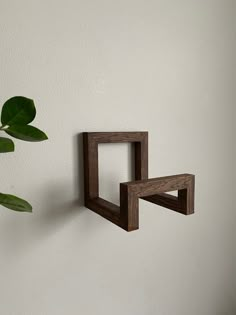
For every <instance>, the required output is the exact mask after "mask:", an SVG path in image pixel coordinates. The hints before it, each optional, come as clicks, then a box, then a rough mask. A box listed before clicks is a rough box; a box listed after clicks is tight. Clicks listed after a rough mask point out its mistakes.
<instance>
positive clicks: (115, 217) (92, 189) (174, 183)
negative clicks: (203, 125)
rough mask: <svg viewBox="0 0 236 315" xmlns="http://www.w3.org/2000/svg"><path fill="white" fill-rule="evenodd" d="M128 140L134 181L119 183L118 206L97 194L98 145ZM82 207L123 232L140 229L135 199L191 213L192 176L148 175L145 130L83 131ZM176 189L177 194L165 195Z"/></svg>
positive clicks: (192, 200) (192, 196)
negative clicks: (133, 152) (157, 176)
mask: <svg viewBox="0 0 236 315" xmlns="http://www.w3.org/2000/svg"><path fill="white" fill-rule="evenodd" d="M117 142H131V143H132V144H133V146H134V151H135V155H134V156H135V158H134V160H135V161H134V162H135V180H134V181H131V182H127V183H120V207H118V206H117V205H115V204H113V203H111V202H109V201H107V200H105V199H102V198H100V197H99V178H98V144H99V143H117ZM83 147H84V184H85V185H84V196H85V198H84V199H85V206H86V207H87V208H89V209H90V210H92V211H94V212H96V213H98V214H100V215H101V216H102V217H104V218H105V219H107V220H109V221H111V222H113V223H114V224H116V225H118V226H119V227H121V228H123V229H124V230H126V231H133V230H137V229H138V228H139V209H138V199H139V198H142V199H144V200H146V201H149V202H152V203H154V204H156V205H159V206H162V207H165V208H168V209H171V210H174V211H177V212H179V213H182V214H185V215H188V214H192V213H194V179H195V177H194V175H191V174H180V175H173V176H166V177H159V178H151V179H149V178H148V132H84V133H83ZM176 190H177V191H178V196H177V197H175V196H172V195H170V194H167V192H170V191H176Z"/></svg>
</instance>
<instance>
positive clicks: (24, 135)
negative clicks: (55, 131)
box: [4, 125, 48, 142]
mask: <svg viewBox="0 0 236 315" xmlns="http://www.w3.org/2000/svg"><path fill="white" fill-rule="evenodd" d="M4 131H5V132H6V133H7V134H9V135H10V136H12V137H14V138H17V139H20V140H24V141H33V142H37V141H43V140H47V139H48V137H47V135H46V134H45V133H44V132H43V131H41V130H39V129H38V128H36V127H33V126H30V125H25V126H22V125H12V126H9V127H8V128H7V129H4Z"/></svg>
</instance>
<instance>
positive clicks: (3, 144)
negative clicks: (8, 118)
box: [0, 137, 14, 153]
mask: <svg viewBox="0 0 236 315" xmlns="http://www.w3.org/2000/svg"><path fill="white" fill-rule="evenodd" d="M13 151H14V142H13V141H12V140H11V139H8V138H3V137H0V153H5V152H13Z"/></svg>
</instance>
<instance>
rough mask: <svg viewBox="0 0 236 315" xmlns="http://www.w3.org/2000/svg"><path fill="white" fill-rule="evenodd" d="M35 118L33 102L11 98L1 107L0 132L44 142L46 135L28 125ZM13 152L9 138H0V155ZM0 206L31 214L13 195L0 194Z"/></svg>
mask: <svg viewBox="0 0 236 315" xmlns="http://www.w3.org/2000/svg"><path fill="white" fill-rule="evenodd" d="M35 116H36V108H35V105H34V101H33V100H31V99H29V98H26V97H23V96H15V97H12V98H10V99H9V100H7V101H6V102H5V103H4V105H3V107H2V112H1V126H0V131H2V132H5V133H7V134H8V135H9V136H11V137H13V138H17V139H20V140H24V141H31V142H37V141H44V140H46V139H47V135H46V134H45V133H44V132H43V131H41V130H40V129H38V128H36V127H33V126H32V125H29V124H30V123H31V122H32V121H33V120H34V118H35ZM14 150H15V145H14V142H13V141H12V140H11V139H10V138H9V137H7V138H6V137H0V153H8V152H13V151H14ZM0 205H2V206H4V207H6V208H8V209H11V210H15V211H21V212H32V206H31V205H30V204H29V203H28V202H27V201H26V200H24V199H21V198H19V197H16V196H14V195H9V194H4V193H0Z"/></svg>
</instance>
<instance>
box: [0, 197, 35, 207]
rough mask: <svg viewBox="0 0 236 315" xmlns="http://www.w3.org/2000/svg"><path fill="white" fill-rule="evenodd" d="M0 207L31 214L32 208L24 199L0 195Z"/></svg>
mask: <svg viewBox="0 0 236 315" xmlns="http://www.w3.org/2000/svg"><path fill="white" fill-rule="evenodd" d="M0 205H2V206H3V207H6V208H8V209H11V210H15V211H22V212H32V206H31V205H30V204H29V203H28V202H27V201H26V200H24V199H21V198H19V197H16V196H13V195H7V194H2V193H0Z"/></svg>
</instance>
